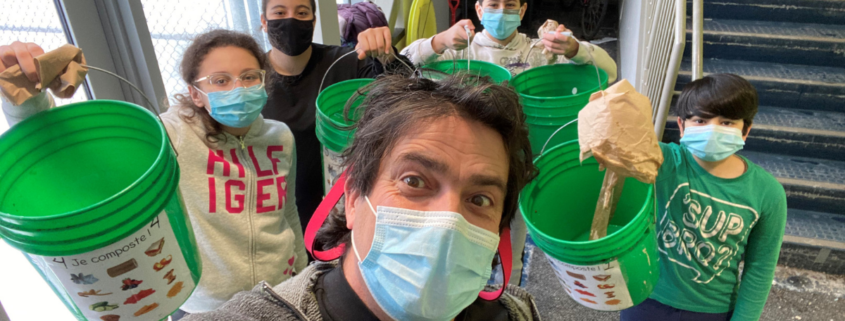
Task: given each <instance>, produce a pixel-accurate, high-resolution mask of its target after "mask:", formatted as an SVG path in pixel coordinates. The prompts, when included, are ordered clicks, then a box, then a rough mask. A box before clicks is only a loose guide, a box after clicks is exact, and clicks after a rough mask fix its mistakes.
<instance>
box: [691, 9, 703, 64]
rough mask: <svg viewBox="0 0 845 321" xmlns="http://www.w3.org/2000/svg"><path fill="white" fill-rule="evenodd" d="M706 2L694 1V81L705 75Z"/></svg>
mask: <svg viewBox="0 0 845 321" xmlns="http://www.w3.org/2000/svg"><path fill="white" fill-rule="evenodd" d="M703 44H704V0H692V80H696V79H701V77H702V76H703V75H704V50H703V49H704V48H702V46H703Z"/></svg>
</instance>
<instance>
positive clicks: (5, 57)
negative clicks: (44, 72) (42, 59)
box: [0, 41, 44, 83]
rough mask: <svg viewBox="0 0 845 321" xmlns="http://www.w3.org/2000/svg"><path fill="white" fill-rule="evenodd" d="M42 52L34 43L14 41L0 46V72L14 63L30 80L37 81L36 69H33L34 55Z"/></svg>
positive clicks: (36, 55)
mask: <svg viewBox="0 0 845 321" xmlns="http://www.w3.org/2000/svg"><path fill="white" fill-rule="evenodd" d="M43 54H44V49H41V47H39V46H38V45H36V44H34V43H23V42H20V41H15V42H13V43H12V44H11V45H7V46H0V72H3V71H6V69H9V68H10V67H12V66H14V65H20V66H21V71H23V73H24V75H26V77H27V78H29V80H30V81H32V82H36V83H37V82H39V80H40V79H38V71H37V70H36V69H35V57H38V56H40V55H43Z"/></svg>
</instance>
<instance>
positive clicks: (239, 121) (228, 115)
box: [195, 85, 267, 128]
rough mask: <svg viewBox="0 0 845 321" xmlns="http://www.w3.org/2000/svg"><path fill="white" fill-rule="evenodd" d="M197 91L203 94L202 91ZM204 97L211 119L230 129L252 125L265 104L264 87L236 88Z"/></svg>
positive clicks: (265, 93)
mask: <svg viewBox="0 0 845 321" xmlns="http://www.w3.org/2000/svg"><path fill="white" fill-rule="evenodd" d="M195 88H196V87H195ZM196 89H197V90H199V88H196ZM199 91H200V92H201V93H204V94H205V92H203V91H202V90H199ZM206 96H208V104H209V107H210V109H211V113H209V114H210V115H211V118H214V120H216V121H217V122H219V123H221V124H223V125H225V126H228V127H232V128H244V127H247V126H249V125H250V124H252V122H253V121H255V120H256V119H257V118H258V115H261V110H263V109H264V105H266V104H267V92H266V91H265V90H264V85H255V86H252V87H236V88H235V89H232V90H228V91H215V92H210V93H207V94H206Z"/></svg>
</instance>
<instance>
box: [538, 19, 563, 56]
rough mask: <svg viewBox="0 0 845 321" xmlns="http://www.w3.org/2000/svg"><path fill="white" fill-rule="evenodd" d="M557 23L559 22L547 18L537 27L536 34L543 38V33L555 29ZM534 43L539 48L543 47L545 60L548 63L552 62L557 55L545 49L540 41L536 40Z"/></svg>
mask: <svg viewBox="0 0 845 321" xmlns="http://www.w3.org/2000/svg"><path fill="white" fill-rule="evenodd" d="M559 25H560V24H559V23H558V22H557V21H554V20H552V19H548V20H546V22H545V23H543V25H542V26H540V28H539V29H537V36H538V37H540V39H543V35H544V34H546V33H549V32H555V31H557V27H558V26H559ZM535 45H536V46H537V47H539V48H543V55H544V56H545V57H546V60H547V61H548V62H549V64H552V63H554V61H555V60H556V58H557V57H555V54H554V53H552V52H549V51H548V50H546V46H545V45H543V42H542V41H538V42H537V44H535Z"/></svg>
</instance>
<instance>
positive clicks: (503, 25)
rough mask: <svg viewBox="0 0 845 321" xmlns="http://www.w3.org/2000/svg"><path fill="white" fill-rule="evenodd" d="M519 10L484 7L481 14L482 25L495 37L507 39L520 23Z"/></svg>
mask: <svg viewBox="0 0 845 321" xmlns="http://www.w3.org/2000/svg"><path fill="white" fill-rule="evenodd" d="M520 20H522V19H521V18H520V17H519V10H516V9H484V14H483V15H481V25H482V26H484V30H487V33H489V34H490V35H491V36H493V38H496V39H499V40H505V39H507V38H508V37H510V36H511V35H512V34H513V32H514V31H516V28H517V27H519V25H520Z"/></svg>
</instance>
